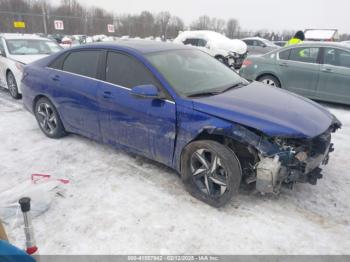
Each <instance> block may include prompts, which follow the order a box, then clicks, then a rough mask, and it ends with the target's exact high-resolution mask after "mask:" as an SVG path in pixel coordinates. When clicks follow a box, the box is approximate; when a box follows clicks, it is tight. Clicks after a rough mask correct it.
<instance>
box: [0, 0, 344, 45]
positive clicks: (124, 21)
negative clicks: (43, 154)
mask: <svg viewBox="0 0 350 262" xmlns="http://www.w3.org/2000/svg"><path fill="white" fill-rule="evenodd" d="M118 12H120V13H122V10H118ZM55 20H62V21H63V22H64V30H62V31H58V30H55V28H54V21H55ZM14 21H24V22H25V24H26V28H24V29H18V28H14V25H13V22H14ZM45 24H46V28H45V26H44V25H45ZM108 24H114V26H115V33H108V30H107V25H108ZM45 29H46V30H45ZM185 29H191V30H213V31H216V32H220V33H223V34H225V35H227V36H228V37H229V38H242V37H247V36H261V37H264V38H267V39H270V40H285V39H289V38H290V37H291V36H292V35H293V34H294V32H295V31H291V30H289V31H287V30H286V31H283V32H280V33H274V32H271V31H269V30H259V31H245V30H242V28H241V27H240V25H239V21H238V20H237V19H234V18H232V19H228V20H227V21H226V20H224V19H220V18H212V17H209V16H206V15H203V16H200V17H199V18H198V19H196V20H195V21H193V22H192V23H191V24H190V25H188V26H185V24H184V22H183V20H182V19H181V18H180V17H177V16H174V15H172V14H170V13H169V12H167V11H164V12H160V13H151V12H149V11H143V12H141V13H140V14H134V15H132V14H124V15H120V14H116V13H113V12H110V11H106V10H104V9H102V8H98V7H89V8H87V7H85V6H83V5H81V4H80V3H79V1H78V0H61V2H60V4H59V5H52V4H50V2H49V0H0V32H24V33H44V32H45V31H46V32H47V33H48V34H55V33H60V34H66V35H73V34H85V35H96V34H106V35H115V36H123V35H128V36H130V37H142V38H145V37H162V38H166V39H172V38H175V37H176V36H177V35H178V32H179V31H183V30H185ZM349 38H350V35H341V39H342V40H346V39H349Z"/></svg>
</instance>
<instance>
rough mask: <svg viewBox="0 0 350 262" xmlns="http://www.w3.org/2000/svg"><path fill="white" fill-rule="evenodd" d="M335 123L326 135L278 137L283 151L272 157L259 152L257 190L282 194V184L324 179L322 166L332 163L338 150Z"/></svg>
mask: <svg viewBox="0 0 350 262" xmlns="http://www.w3.org/2000/svg"><path fill="white" fill-rule="evenodd" d="M340 126H341V124H340V122H339V121H338V122H336V123H334V124H333V125H332V126H331V127H330V128H329V129H328V130H327V131H325V132H324V133H323V134H321V135H319V136H317V137H315V138H312V139H280V138H278V139H275V142H274V143H275V144H278V145H279V148H280V151H279V152H277V153H276V154H273V155H272V156H271V155H270V156H263V155H259V159H260V161H259V162H258V163H257V164H256V170H255V171H256V172H255V173H256V189H257V190H258V191H259V192H261V193H278V192H279V190H280V188H281V186H282V185H285V186H288V187H290V188H292V187H293V185H294V184H295V183H310V184H312V185H316V183H317V180H318V179H320V178H322V173H321V171H322V169H321V166H322V165H326V164H328V160H329V154H330V153H331V152H333V151H334V147H333V144H332V143H331V133H332V132H335V131H336V130H337V129H338V128H340Z"/></svg>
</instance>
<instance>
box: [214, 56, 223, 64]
mask: <svg viewBox="0 0 350 262" xmlns="http://www.w3.org/2000/svg"><path fill="white" fill-rule="evenodd" d="M215 59H216V60H218V61H220V62H221V63H223V64H225V65H226V61H225V58H224V57H223V56H221V55H217V56H215Z"/></svg>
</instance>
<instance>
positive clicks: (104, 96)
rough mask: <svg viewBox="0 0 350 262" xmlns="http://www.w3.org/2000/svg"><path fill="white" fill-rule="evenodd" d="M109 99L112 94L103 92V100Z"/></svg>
mask: <svg viewBox="0 0 350 262" xmlns="http://www.w3.org/2000/svg"><path fill="white" fill-rule="evenodd" d="M111 97H112V92H110V91H104V92H103V98H105V99H109V98H111Z"/></svg>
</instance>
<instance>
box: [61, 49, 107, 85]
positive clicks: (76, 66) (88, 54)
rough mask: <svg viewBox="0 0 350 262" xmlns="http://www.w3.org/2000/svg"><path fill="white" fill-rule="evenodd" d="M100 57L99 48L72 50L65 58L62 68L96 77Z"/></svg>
mask: <svg viewBox="0 0 350 262" xmlns="http://www.w3.org/2000/svg"><path fill="white" fill-rule="evenodd" d="M99 57H100V51H99V50H84V51H76V52H72V53H71V54H69V55H68V57H67V58H66V59H65V60H64V62H63V66H62V70H63V71H66V72H70V73H74V74H78V75H82V76H87V77H91V78H96V75H97V69H98V63H99Z"/></svg>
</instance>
